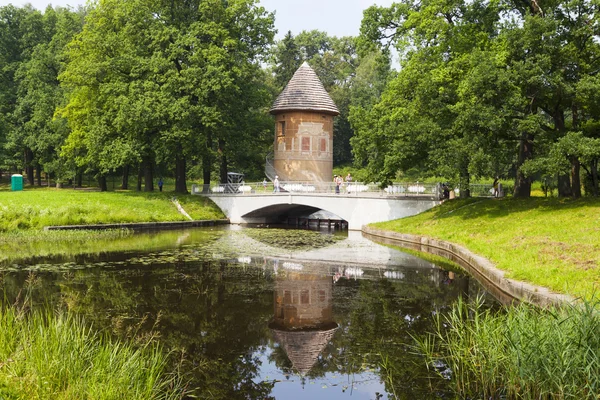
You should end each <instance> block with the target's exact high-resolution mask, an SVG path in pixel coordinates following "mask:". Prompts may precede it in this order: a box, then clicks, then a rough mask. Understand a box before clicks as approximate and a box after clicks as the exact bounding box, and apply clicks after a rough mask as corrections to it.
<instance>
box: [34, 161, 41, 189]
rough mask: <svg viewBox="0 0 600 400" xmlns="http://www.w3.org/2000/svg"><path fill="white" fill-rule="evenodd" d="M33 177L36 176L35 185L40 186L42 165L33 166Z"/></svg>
mask: <svg viewBox="0 0 600 400" xmlns="http://www.w3.org/2000/svg"><path fill="white" fill-rule="evenodd" d="M35 177H36V178H37V185H38V186H42V166H41V165H40V164H37V165H36V166H35Z"/></svg>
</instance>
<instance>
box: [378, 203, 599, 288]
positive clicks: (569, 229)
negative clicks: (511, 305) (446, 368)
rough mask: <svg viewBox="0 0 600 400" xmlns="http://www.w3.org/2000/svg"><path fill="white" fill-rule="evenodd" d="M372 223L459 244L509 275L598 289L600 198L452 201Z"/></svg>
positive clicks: (552, 285)
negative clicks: (403, 216)
mask: <svg viewBox="0 0 600 400" xmlns="http://www.w3.org/2000/svg"><path fill="white" fill-rule="evenodd" d="M373 226H375V227H377V228H380V229H385V230H390V231H396V232H402V233H409V234H416V235H424V236H428V237H433V238H437V239H442V240H446V241H450V242H452V243H456V244H460V245H463V246H465V247H467V248H468V249H470V250H471V251H473V252H475V253H477V254H480V255H482V256H484V257H486V258H488V259H490V260H491V261H492V262H494V263H495V264H496V265H497V267H498V268H500V269H502V270H504V271H506V272H507V277H510V278H513V279H517V280H523V281H527V282H531V283H533V284H536V285H541V286H545V287H548V288H550V289H552V290H554V291H557V292H561V293H567V294H571V295H574V296H578V297H584V298H588V299H590V298H591V297H593V296H594V294H597V293H598V291H599V289H600V200H598V199H593V198H582V199H578V200H570V199H556V198H532V199H525V200H519V199H511V198H505V199H484V200H482V199H467V200H453V201H448V202H445V203H444V204H442V205H441V206H439V207H435V208H433V209H431V210H429V211H427V212H424V213H422V214H419V215H416V216H413V217H409V218H403V219H399V220H394V221H389V222H382V223H377V224H373Z"/></svg>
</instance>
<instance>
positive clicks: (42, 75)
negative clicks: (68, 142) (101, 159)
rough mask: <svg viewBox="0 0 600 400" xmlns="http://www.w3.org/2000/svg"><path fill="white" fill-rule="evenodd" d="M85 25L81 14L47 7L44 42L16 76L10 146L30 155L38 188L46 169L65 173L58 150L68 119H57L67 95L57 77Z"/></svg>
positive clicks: (15, 150) (66, 129)
mask: <svg viewBox="0 0 600 400" xmlns="http://www.w3.org/2000/svg"><path fill="white" fill-rule="evenodd" d="M82 24H83V18H82V15H81V14H80V13H76V12H72V11H69V10H67V9H60V8H59V9H57V10H54V9H53V8H52V7H48V8H46V11H45V13H44V15H43V18H42V27H43V32H44V35H43V38H42V41H41V42H40V43H39V44H37V45H36V46H35V47H34V49H33V51H32V54H31V58H30V59H29V60H26V61H23V62H22V63H21V64H20V66H19V68H18V70H17V71H16V73H15V80H16V82H18V89H17V96H18V97H17V101H16V106H15V110H14V112H13V114H12V120H13V126H14V128H13V130H12V131H11V133H10V134H9V141H10V143H9V146H10V148H11V149H12V151H13V152H14V153H17V154H23V153H26V154H30V157H31V163H32V164H35V166H36V167H37V169H38V171H37V179H38V181H37V183H38V185H40V184H41V171H42V170H44V171H46V172H52V173H54V174H58V175H62V174H64V173H65V171H63V166H62V165H61V163H60V162H59V161H58V150H59V149H60V147H61V146H62V144H63V142H64V140H65V138H66V136H67V135H68V127H67V124H66V121H65V120H64V119H62V118H54V112H55V110H56V108H57V107H59V106H61V105H62V104H63V103H64V92H63V90H62V88H61V87H60V86H59V82H58V79H57V78H58V74H59V73H60V71H61V70H62V69H63V68H64V49H65V46H66V44H67V43H68V42H69V41H70V40H71V38H72V37H73V36H74V35H75V34H76V33H77V32H79V31H80V30H81V27H82ZM32 166H33V165H30V168H31V167H32ZM30 179H32V178H30ZM30 183H33V182H30Z"/></svg>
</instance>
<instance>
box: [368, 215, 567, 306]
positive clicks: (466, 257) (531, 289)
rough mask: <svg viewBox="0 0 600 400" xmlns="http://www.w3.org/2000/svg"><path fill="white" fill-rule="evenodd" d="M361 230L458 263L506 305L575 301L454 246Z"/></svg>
mask: <svg viewBox="0 0 600 400" xmlns="http://www.w3.org/2000/svg"><path fill="white" fill-rule="evenodd" d="M362 231H363V235H364V236H366V237H367V238H369V239H372V240H374V241H378V242H382V243H386V244H392V245H397V246H400V247H405V248H409V249H412V250H416V251H421V252H424V253H430V254H435V255H438V256H442V257H444V258H447V259H449V260H450V261H453V262H455V263H456V264H458V265H460V266H461V267H462V268H464V269H465V270H466V271H467V272H469V273H470V274H471V275H472V276H473V277H475V278H476V279H477V280H478V281H479V282H480V283H481V285H482V286H483V287H484V288H485V289H486V290H488V291H489V292H490V293H492V295H494V297H496V298H497V299H498V300H499V301H500V302H502V303H504V304H507V303H511V302H514V301H515V300H516V301H525V302H529V303H534V304H538V305H540V306H548V305H551V304H559V303H564V302H573V301H574V298H572V297H571V296H567V295H563V294H559V293H554V292H552V291H550V290H549V289H548V288H545V287H542V286H535V285H531V284H529V283H526V282H521V281H517V280H514V279H508V278H505V277H504V274H505V272H504V271H502V270H500V269H498V268H496V266H495V265H494V264H493V263H492V262H491V261H490V260H488V259H487V258H485V257H482V256H479V255H477V254H475V253H473V252H471V251H470V250H468V249H466V248H465V247H463V246H459V245H457V244H454V243H450V242H446V241H443V240H438V239H432V238H429V237H426V236H419V235H409V234H406V233H398V232H391V231H385V230H381V229H376V228H372V227H369V226H363V228H362Z"/></svg>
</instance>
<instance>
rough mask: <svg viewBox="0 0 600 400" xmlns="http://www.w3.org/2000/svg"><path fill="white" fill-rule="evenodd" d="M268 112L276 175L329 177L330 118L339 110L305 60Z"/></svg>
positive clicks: (300, 178) (307, 178) (322, 179)
mask: <svg viewBox="0 0 600 400" xmlns="http://www.w3.org/2000/svg"><path fill="white" fill-rule="evenodd" d="M270 112H271V114H273V115H274V116H275V124H276V125H275V147H274V167H275V171H276V172H277V174H278V175H279V179H281V180H283V181H310V182H329V181H331V177H332V170H333V118H334V117H335V116H336V115H339V113H340V112H339V111H338V109H337V107H336V105H335V103H334V102H333V100H332V99H331V97H330V96H329V94H328V93H327V91H326V90H325V88H324V87H323V84H322V83H321V81H320V80H319V77H318V76H317V74H316V73H315V71H314V70H313V69H312V68H311V67H310V66H309V65H308V64H307V63H306V62H304V63H303V64H302V65H301V66H300V68H298V70H297V71H296V72H295V73H294V76H293V77H292V79H290V81H289V82H288V84H287V86H286V87H285V89H283V91H282V92H281V93H280V94H279V96H278V97H277V100H275V102H274V103H273V106H272V107H271V110H270Z"/></svg>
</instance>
